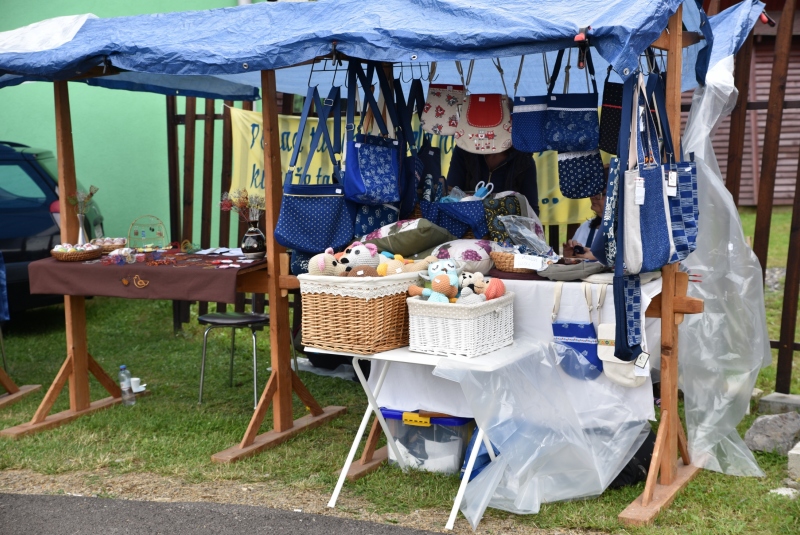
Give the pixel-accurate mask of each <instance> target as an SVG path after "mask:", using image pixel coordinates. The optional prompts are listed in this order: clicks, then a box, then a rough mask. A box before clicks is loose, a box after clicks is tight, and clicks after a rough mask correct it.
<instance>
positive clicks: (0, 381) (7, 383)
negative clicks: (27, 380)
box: [0, 368, 19, 394]
mask: <svg viewBox="0 0 800 535" xmlns="http://www.w3.org/2000/svg"><path fill="white" fill-rule="evenodd" d="M0 386H2V387H3V388H5V389H6V392H8V393H9V394H16V393H17V392H19V387H18V386H17V385H16V383H15V382H14V381H13V380H11V377H9V376H8V374H7V373H6V371H5V370H4V369H3V368H0Z"/></svg>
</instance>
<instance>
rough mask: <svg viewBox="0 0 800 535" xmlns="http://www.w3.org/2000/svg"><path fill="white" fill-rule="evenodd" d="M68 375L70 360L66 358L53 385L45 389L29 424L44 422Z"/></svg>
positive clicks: (70, 367)
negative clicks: (45, 392)
mask: <svg viewBox="0 0 800 535" xmlns="http://www.w3.org/2000/svg"><path fill="white" fill-rule="evenodd" d="M70 375H72V359H71V358H69V357H67V359H66V360H65V361H64V363H63V364H62V365H61V369H60V370H59V371H58V373H57V374H56V378H55V379H54V380H53V384H51V385H50V388H48V389H47V394H45V395H44V399H43V400H42V402H41V403H40V404H39V408H38V409H37V410H36V413H35V414H34V415H33V418H32V419H31V424H38V423H41V422H43V421H44V419H45V418H46V417H47V415H48V413H49V412H50V409H52V408H53V404H54V403H55V402H56V400H57V399H58V395H59V394H60V393H61V390H62V389H63V388H64V385H65V384H67V380H68V379H69V376H70Z"/></svg>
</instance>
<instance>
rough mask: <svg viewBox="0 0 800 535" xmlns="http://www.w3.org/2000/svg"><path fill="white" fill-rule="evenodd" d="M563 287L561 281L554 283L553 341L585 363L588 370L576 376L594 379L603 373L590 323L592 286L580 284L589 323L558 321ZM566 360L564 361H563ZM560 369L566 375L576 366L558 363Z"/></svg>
mask: <svg viewBox="0 0 800 535" xmlns="http://www.w3.org/2000/svg"><path fill="white" fill-rule="evenodd" d="M563 287H564V282H563V281H558V282H556V287H555V294H554V297H553V315H552V320H553V341H554V342H556V343H559V344H564V345H565V346H569V347H571V348H572V349H574V350H575V351H577V352H578V354H579V355H580V357H583V359H585V360H586V361H587V365H588V369H584V370H582V371H581V373H579V374H575V375H577V376H584V377H587V378H590V379H594V378H596V377H598V376H599V375H600V373H601V372H602V371H603V361H602V360H600V357H598V356H597V330H596V329H595V326H594V323H592V285H591V284H586V283H582V284H581V289H582V290H583V294H584V299H585V300H586V306H587V308H588V310H589V321H588V322H587V321H559V320H558V310H559V308H560V306H561V292H562V290H563ZM564 360H566V359H564ZM559 364H560V365H561V367H562V368H563V369H564V371H566V372H567V373H568V374H570V375H573V373H571V372H572V371H573V370H572V368H573V367H574V366H575V365H576V364H577V363H575V362H563V361H562V362H560V363H559Z"/></svg>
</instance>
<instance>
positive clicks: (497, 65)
mask: <svg viewBox="0 0 800 535" xmlns="http://www.w3.org/2000/svg"><path fill="white" fill-rule="evenodd" d="M492 63H493V64H494V66H495V68H496V69H497V72H499V73H500V81H501V82H503V94H505V95H506V96H508V88H507V87H506V77H505V75H504V73H503V66H502V65H500V58H492Z"/></svg>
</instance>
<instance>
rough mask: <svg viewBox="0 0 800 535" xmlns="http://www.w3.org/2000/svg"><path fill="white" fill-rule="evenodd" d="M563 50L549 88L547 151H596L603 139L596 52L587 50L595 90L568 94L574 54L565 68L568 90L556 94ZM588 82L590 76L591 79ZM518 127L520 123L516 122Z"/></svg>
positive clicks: (589, 75)
mask: <svg viewBox="0 0 800 535" xmlns="http://www.w3.org/2000/svg"><path fill="white" fill-rule="evenodd" d="M563 52H564V51H563V50H561V51H559V54H558V57H557V59H556V64H555V67H554V69H553V76H552V77H551V78H550V86H549V87H548V89H547V121H546V122H545V143H546V148H547V150H555V151H558V152H584V151H590V150H596V149H597V146H598V143H599V142H600V118H599V117H598V115H597V101H598V93H597V81H596V80H595V77H594V64H593V63H592V53H591V51H590V50H587V51H586V67H587V69H588V72H587V77H591V82H592V89H593V92H591V93H567V91H568V90H569V70H570V65H569V62H570V56H571V55H572V50H571V49H570V54H569V56H567V66H566V68H565V69H564V93H563V94H560V95H554V94H553V88H554V87H555V84H556V80H557V79H558V72H559V70H561V59H562V57H563ZM587 85H588V78H587ZM515 126H516V125H515Z"/></svg>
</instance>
